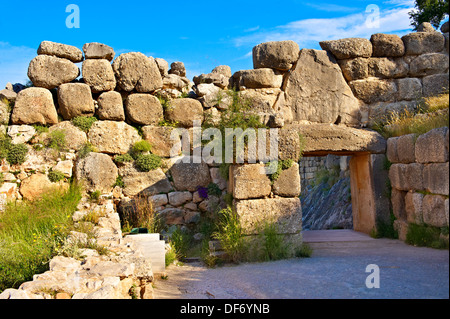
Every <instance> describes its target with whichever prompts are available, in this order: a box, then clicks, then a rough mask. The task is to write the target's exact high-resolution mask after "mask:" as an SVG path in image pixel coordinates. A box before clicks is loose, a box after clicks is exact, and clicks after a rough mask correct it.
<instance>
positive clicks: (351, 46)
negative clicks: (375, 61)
mask: <svg viewBox="0 0 450 319" xmlns="http://www.w3.org/2000/svg"><path fill="white" fill-rule="evenodd" d="M320 47H321V48H322V49H323V50H326V51H330V52H331V53H332V54H333V55H334V56H335V57H336V58H337V59H350V58H357V57H365V58H369V57H371V56H372V43H371V42H370V41H369V40H367V39H363V38H347V39H340V40H331V41H322V42H320Z"/></svg>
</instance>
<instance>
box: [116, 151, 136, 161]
mask: <svg viewBox="0 0 450 319" xmlns="http://www.w3.org/2000/svg"><path fill="white" fill-rule="evenodd" d="M114 161H115V162H116V163H118V164H122V163H130V162H132V161H134V159H133V157H132V156H131V155H130V154H128V153H126V154H121V155H116V156H115V157H114Z"/></svg>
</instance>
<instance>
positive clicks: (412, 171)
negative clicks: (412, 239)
mask: <svg viewBox="0 0 450 319" xmlns="http://www.w3.org/2000/svg"><path fill="white" fill-rule="evenodd" d="M448 136H449V130H448V128H447V127H443V128H438V129H433V130H431V131H429V132H428V133H425V134H422V135H420V136H415V135H414V134H409V135H403V136H400V137H394V138H390V139H388V142H387V157H388V159H389V161H390V162H392V163H393V164H392V165H391V167H390V169H389V178H390V181H391V185H392V196H391V197H392V208H393V212H394V215H395V217H396V220H395V222H394V226H395V227H396V229H397V230H398V232H399V238H400V239H402V240H405V239H406V234H407V231H408V225H409V224H411V223H412V224H418V225H424V224H426V225H430V226H434V227H438V228H441V227H448V225H449V222H448V211H449V208H448V196H449V168H448V162H449V153H448V146H449V137H448ZM447 241H448V234H447Z"/></svg>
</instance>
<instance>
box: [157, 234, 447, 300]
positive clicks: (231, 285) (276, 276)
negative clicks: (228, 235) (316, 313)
mask: <svg viewBox="0 0 450 319" xmlns="http://www.w3.org/2000/svg"><path fill="white" fill-rule="evenodd" d="M337 235H338V236H337V237H338V238H340V239H337V240H338V241H334V242H329V241H324V240H320V239H317V238H315V239H311V240H313V241H314V242H311V243H310V245H311V246H312V247H313V249H314V252H313V255H312V257H311V258H302V259H289V260H280V261H274V262H265V263H244V264H240V265H237V266H223V267H217V268H214V269H210V268H206V267H204V266H203V265H202V264H201V263H193V264H185V265H184V266H171V267H169V268H168V270H167V273H168V279H167V280H161V279H158V278H157V281H156V283H155V297H156V299H214V298H216V299H266V298H267V299H303V298H306V299H313V298H330V299H331V298H345V299H348V298H358V299H360V298H364V299H366V298H369V299H370V298H395V299H397V298H449V253H448V250H436V249H431V248H424V247H413V246H409V245H406V244H404V243H403V242H400V241H398V240H389V239H372V238H370V237H368V236H365V235H361V234H358V233H357V234H355V236H356V237H357V238H356V239H354V240H350V239H349V238H348V235H349V234H344V233H342V232H341V233H340V234H337ZM350 235H351V234H350ZM319 237H320V236H319ZM369 264H375V265H377V266H378V268H379V274H380V277H379V278H380V288H372V289H369V288H367V287H366V279H367V277H368V276H369V275H371V274H372V272H366V267H367V266H368V265H369Z"/></svg>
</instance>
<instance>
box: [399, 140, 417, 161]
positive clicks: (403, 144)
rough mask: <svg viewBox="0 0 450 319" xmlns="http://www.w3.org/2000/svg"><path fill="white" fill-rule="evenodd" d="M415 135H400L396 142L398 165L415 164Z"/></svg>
mask: <svg viewBox="0 0 450 319" xmlns="http://www.w3.org/2000/svg"><path fill="white" fill-rule="evenodd" d="M415 141H416V135H415V134H407V135H402V136H400V137H399V138H398V140H397V154H398V160H399V162H400V163H404V164H408V163H414V162H415V147H414V143H415Z"/></svg>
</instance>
